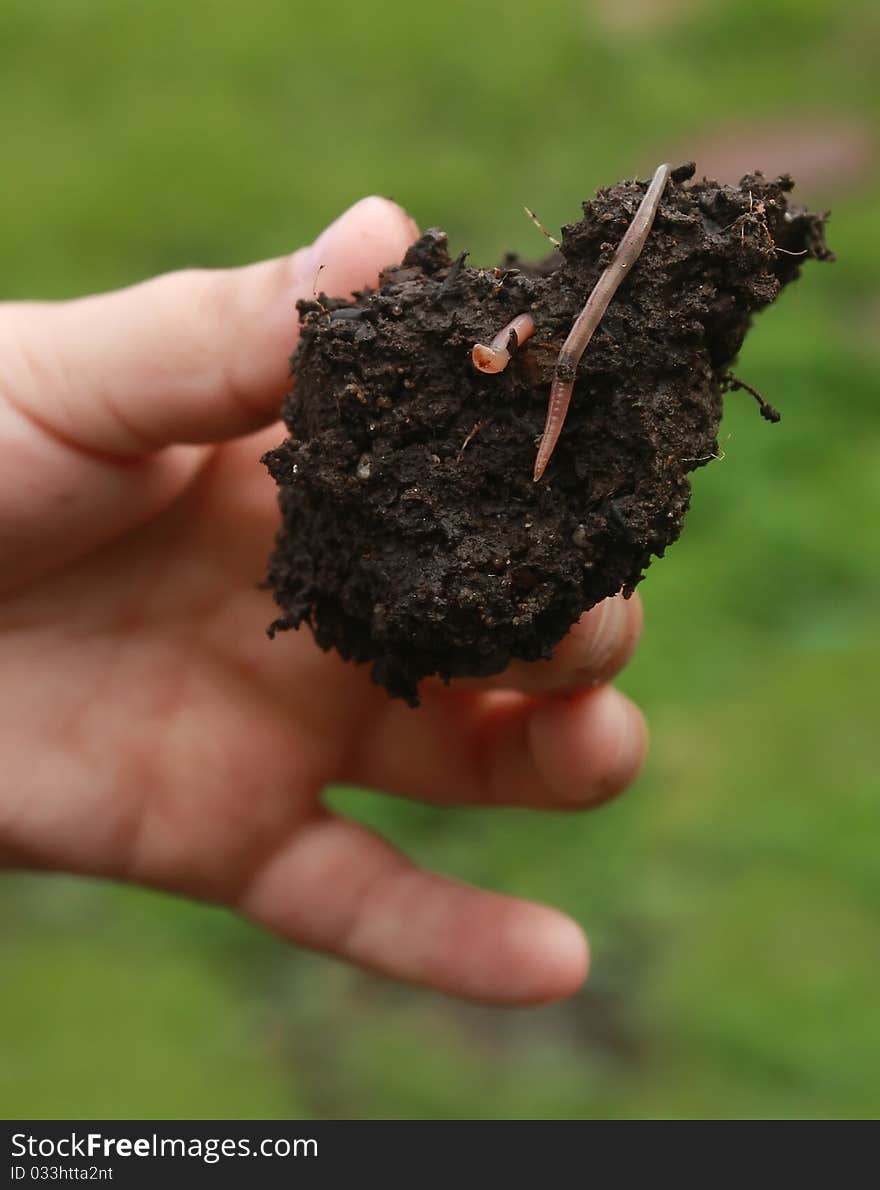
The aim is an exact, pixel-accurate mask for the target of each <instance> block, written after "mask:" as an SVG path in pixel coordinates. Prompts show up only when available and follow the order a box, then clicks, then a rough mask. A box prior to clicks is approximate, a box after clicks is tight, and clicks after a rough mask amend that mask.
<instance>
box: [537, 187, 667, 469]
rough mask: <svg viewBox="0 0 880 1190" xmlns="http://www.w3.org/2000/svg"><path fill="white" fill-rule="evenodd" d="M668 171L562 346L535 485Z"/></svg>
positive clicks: (643, 238) (647, 229)
mask: <svg viewBox="0 0 880 1190" xmlns="http://www.w3.org/2000/svg"><path fill="white" fill-rule="evenodd" d="M669 172H670V167H669V165H666V164H664V165H658V166H657V169H656V171H655V173H654V177H653V178H652V179H651V184H650V185H649V186H648V189H647V191H646V192H645V197H644V198H643V199H642V201H641V202H640V203H639V209H638V210H637V211H636V213H635V215H634V216H633V220H632V223H630V225H629V227H628V228H627V229H626V232H625V233H624V237H623V239H622V240H621V241H620V244H619V245H618V247H617V251H616V252H615V253H614V256H613V257H612V258H611V263H610V264H609V265H608V267H607V268H606V269H605V270H604V272H603V273H602V275H601V276H600V278H599V280H598V281H597V282H596V284H595V286H594V288H593V292H592V293H591V294H590V296H589V297H588V298H587V302H586V305H585V306H584V308H583V310H581V312H580V314H578V316H577V318H576V319H575V321H574V326H573V327H572V328H571V330H570V331H569V334H568V338H567V339H566V340H565V342H564V343H563V345H562V350H561V351H560V352H559V358H558V359H557V361H556V369H555V371H554V374H553V383H552V385H551V386H550V403H549V405H548V407H547V421H546V423H545V425H544V433H543V434H542V436H541V441H540V443H539V444H538V456H537V458H536V459H535V475H534V479H535V483H537V482H538V480H539V479H540V478H541V476H542V475H543V474H544V471H545V469H546V467H547V464H548V463H549V462H550V456H551V455H552V454H553V451H554V449H555V447H556V443H557V442H558V441H559V435H560V433H561V432H562V427H563V425H564V423H565V415H566V414H567V413H568V406H569V404H570V403H571V394H572V392H573V391H574V381H575V376H576V375H577V366H578V364H579V363H580V361H581V356H582V355H583V354H584V352H585V351H586V349H587V344H588V343H589V342H590V339H592V337H593V335H594V333H595V331H596V327H597V326H598V325H599V323H600V322H601V321H602V317H603V315H604V313H605V311H606V310H607V309H608V303H609V302H610V301H611V299H612V298H613V297H614V294H615V293H616V291H617V287H618V286H619V285H620V283H621V281H623V279H624V277H626V276H627V274H628V273H629V271H630V269H631V268H632V266H633V265H634V264H635V262H636V261H637V260H638V258H639V255H640V253H641V251H642V249H643V248H644V246H645V241H646V240H647V238H648V233H649V232H650V230H651V227H652V226H653V223H654V216H655V215H656V214H657V208H658V206H659V205H660V199H661V198H662V196H663V191H664V190H665V189H666V183H667V181H668V179H669Z"/></svg>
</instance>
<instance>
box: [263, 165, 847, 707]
mask: <svg viewBox="0 0 880 1190" xmlns="http://www.w3.org/2000/svg"><path fill="white" fill-rule="evenodd" d="M692 173H693V168H692V167H687V166H685V167H682V168H680V169H678V170H676V171H675V172H674V173H673V176H672V179H671V180H670V182H669V185H668V186H667V189H666V192H665V194H664V196H663V200H662V203H661V206H660V209H659V212H658V215H657V219H656V222H655V224H654V228H653V230H652V232H651V234H650V236H649V237H648V241H647V244H646V246H645V249H644V252H643V253H642V255H641V257H640V259H639V261H638V262H637V264H636V265H635V267H634V269H633V272H632V274H631V276H630V277H629V278H628V280H627V281H626V282H625V283H624V284H623V285H622V286H621V288H620V290H619V291H618V293H617V295H616V296H615V298H614V299H613V301H612V303H611V305H610V307H609V309H608V311H607V313H606V315H605V317H604V319H603V320H602V323H601V325H600V327H599V330H598V331H597V333H596V335H595V337H594V339H593V341H592V343H591V344H590V346H589V347H588V349H587V352H586V354H585V356H584V358H583V360H582V361H581V364H580V367H579V368H578V373H577V383H576V387H575V391H574V398H573V400H572V404H571V408H570V410H569V414H568V419H567V421H566V423H565V427H564V429H563V431H562V436H561V438H560V441H559V445H558V446H557V448H556V453H555V454H554V456H553V458H552V460H551V462H550V465H549V467H548V469H547V472H546V474H545V476H544V478H543V479H542V480H541V482H540V483H537V484H536V483H534V482H533V481H532V468H533V465H534V460H535V444H536V441H537V439H538V437H539V436H540V434H541V431H542V429H543V425H544V417H545V413H546V409H547V397H548V391H549V385H550V380H551V376H552V372H553V367H554V364H555V361H556V356H557V354H558V351H559V348H560V346H561V344H562V342H563V340H564V339H565V337H566V335H567V334H568V332H569V330H570V328H571V325H572V322H573V321H574V319H575V316H576V315H577V313H578V311H579V310H580V308H581V307H582V305H583V303H584V301H585V298H586V296H587V294H588V293H589V292H590V290H591V289H592V287H593V285H594V284H595V282H596V280H597V278H598V276H599V273H600V272H601V270H602V269H603V268H604V267H605V265H606V264H607V263H608V261H609V259H610V256H611V254H612V252H613V250H614V248H615V247H616V245H617V244H618V242H619V241H620V239H621V237H622V236H623V233H624V231H625V230H626V228H627V225H628V223H629V221H630V219H631V218H632V215H633V214H634V212H635V209H636V206H637V205H638V203H639V201H640V199H641V197H642V195H643V194H644V191H645V186H646V184H645V183H644V182H634V181H633V182H622V183H620V184H619V185H616V186H611V187H608V188H607V189H604V190H600V191H599V193H598V194H597V196H596V197H595V198H594V199H593V200H592V201H590V202H586V203H584V208H583V209H584V217H583V219H581V220H580V221H579V222H577V223H573V224H571V225H569V226H567V227H565V228H563V238H562V247H561V251H560V252H559V253H554V255H553V256H552V257H550V258H549V259H548V260H546V261H544V262H542V263H541V264H539V265H528V264H525V263H523V262H522V261H520V260H518V259H517V258H515V257H509V258H508V259H507V260H505V261H504V263H503V265H502V266H501V268H500V269H477V268H469V267H467V266H466V265H465V264H464V261H463V257H464V254H462V256H460V257H458V258H457V259H456V260H455V261H453V260H451V259H450V257H449V254H448V252H447V247H446V236H445V234H444V233H443V232H441V231H438V230H436V229H433V230H430V231H428V232H426V233H425V234H424V235H423V236H422V238H421V239H420V240H419V241H418V242H417V243H416V244H414V245H413V246H412V248H410V250H409V252H408V253H407V255H406V257H405V259H404V261H403V263H402V264H400V265H395V266H392V267H389V268H387V269H386V270H385V272H384V273H383V275H382V278H381V283H380V288H379V289H378V291H373V290H365V291H364V292H363V293H359V294H357V295H355V301H354V302H351V301H347V300H346V299H343V298H328V297H326V296H325V295H323V294H321V295H320V298H319V300H317V301H314V302H303V303H300V306H299V310H300V318H301V321H302V334H301V339H300V344H299V346H298V348H297V350H296V353H295V355H294V357H293V361H292V363H293V368H294V372H295V376H296V387H295V389H294V391H293V392H292V393H291V394H290V395H289V396H288V397H287V399H286V401H285V405H284V419H285V422H286V423H287V426H288V428H289V430H290V432H291V437H290V438H288V439H287V440H286V441H285V442H284V443H282V444H281V445H280V446H279V447H278V448H277V449H276V450H273V451H270V452H269V453H268V454H267V455H266V456H265V459H264V461H265V463H266V465H267V466H268V468H269V470H270V472H271V474H272V475H273V477H274V478H275V480H276V481H277V483H278V485H279V488H280V499H281V510H282V515H283V522H284V523H283V528H282V530H281V532H280V534H279V537H278V541H277V547H276V549H275V552H274V554H273V556H272V558H271V561H270V566H269V579H270V582H271V585H272V587H273V589H274V591H275V597H276V600H277V602H278V604H279V606H280V608H281V609H282V616H281V618H280V619H278V620H276V621H275V623H274V624H273V625H272V627H271V629H270V631H271V632H273V633H274V631H276V630H277V629H280V628H297V627H299V625H300V624H302V623H303V622H305V623H307V624H309V625H310V627H311V629H312V631H313V633H314V635H315V638H316V640H317V641H318V643H319V644H320V645H321V646H322V647H323V648H325V649H329V648H335V649H337V650H338V651H339V652H340V653H341V654H342V656H343V657H346V658H349V659H351V660H354V661H358V662H371V663H372V674H373V677H374V679H375V681H377V682H379V683H381V684H382V685H384V686H385V687H386V688H387V689H388V691H389V692H390V693H391V694H393V695H399V696H400V697H402V698H405V699H406V700H407V701H408V702H410V703H412V704H415V703H416V702H417V701H418V683H419V681H420V680H421V679H422V678H424V677H425V676H426V675H428V674H439V675H440V676H441V677H443V678H445V679H448V678H452V677H456V676H460V675H486V674H491V673H495V672H498V671H500V670H502V669H503V668H504V667H505V666H506V665H507V664H508V662H509V661H510V660H511V659H512V658H515V657H517V658H523V659H525V660H535V659H538V658H542V657H547V656H549V654H550V653H551V651H552V649H553V647H554V645H556V643H557V642H558V641H559V640H560V639H561V637H562V636H563V635H564V634H565V633H566V631H567V630H568V628H569V627H570V626H571V624H572V623H573V622H574V621H575V620H576V619H577V618H578V617H579V616H580V615H581V613H582V612H583V611H585V610H586V609H587V608H589V607H591V606H592V605H593V604H595V603H597V602H598V601H599V600H601V599H604V598H605V597H606V596H608V595H613V594H614V593H615V592H618V591H620V590H623V591H624V592H626V593H630V592H632V591H633V589H634V588H635V586H636V584H637V583H638V582H639V581H640V579H641V578H642V577H643V571H644V570H645V567H646V566H647V565H648V563H649V561H650V559H651V557H652V556H658V557H659V556H661V555H662V554H663V552H664V550H665V549H666V547H667V546H668V545H669V544H670V543H671V542H673V541H675V539H676V538H677V537H678V535H679V533H680V532H681V528H682V521H683V519H684V515H685V512H686V511H687V508H688V502H689V498H690V481H689V479H688V473H689V472H690V471H693V470H694V469H695V468H696V467H701V466H703V464H705V463H706V462H708V461H709V460H710V459H712V458H713V457H715V455H716V453H717V444H716V433H717V430H718V423H719V419H720V416H721V404H722V395H721V394H722V390H723V389H724V388H725V387H726V382H725V376H726V374H727V370H728V368H729V366H730V364H731V362H732V361H733V359H734V357H735V356H736V354H737V352H738V351H739V349H740V346H741V345H742V341H743V338H744V336H745V334H746V331H747V329H748V327H749V323H750V321H751V317H752V314H753V312H754V311H756V310H758V309H760V308H761V307H762V306H766V305H768V304H769V303H770V302H772V301H773V300H774V298H775V297H776V296H777V294H778V293H779V291H780V289H781V287H782V286H783V285H785V284H787V283H788V282H789V281H791V280H793V279H794V278H795V277H797V275H798V272H799V271H800V266H801V264H802V262H803V260H804V259H807V258H810V257H812V258H815V259H819V260H825V259H828V258H829V257H830V256H831V254H830V252H829V251H828V249H827V247H826V245H825V241H824V234H823V233H824V219H825V217H824V216H823V215H813V214H810V213H808V212H806V211H804V210H803V209H801V208H797V207H793V206H789V204H788V201H787V194H788V191H790V190H791V187H792V183H791V180H790V178H788V177H783V178H780V179H777V180H776V181H765V179H764V178H763V177H762V175H761V174H750V175H747V176H746V177H744V178H743V180H742V182H741V183H740V185H739V187H729V186H720V185H719V184H718V183H717V182H711V181H702V182H690V181H689V179H690V178H691V177H692ZM523 311H530V312H531V314H532V315H533V317H534V319H535V322H536V324H537V331H536V333H535V335H534V337H533V338H532V339H530V340H529V341H528V342H527V343H525V344H524V345H523V346H522V348H520V350H519V351H518V352H517V353H516V354H515V355H514V357H513V359H512V361H511V363H510V365H509V366H508V368H507V369H506V370H505V371H504V372H501V373H498V374H496V375H485V374H482V373H480V372H478V371H476V369H475V368H474V366H473V364H472V362H471V357H470V352H471V348H472V347H473V345H474V343H475V342H477V341H481V342H488V341H489V340H490V339H491V338H492V337H493V335H495V333H496V332H497V331H499V330H500V329H501V328H502V327H503V326H504V325H505V324H506V323H507V322H508V321H510V319H511V318H513V317H514V316H515V315H517V314H519V313H522V312H523ZM731 399H735V400H749V399H750V398H749V397H748V396H745V395H743V394H739V395H737V396H736V397H735V398H731Z"/></svg>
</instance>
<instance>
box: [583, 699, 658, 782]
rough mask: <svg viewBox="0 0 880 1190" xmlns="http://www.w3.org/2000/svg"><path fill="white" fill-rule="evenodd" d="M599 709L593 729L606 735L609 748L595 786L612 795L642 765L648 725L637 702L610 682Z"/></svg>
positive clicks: (606, 745)
mask: <svg viewBox="0 0 880 1190" xmlns="http://www.w3.org/2000/svg"><path fill="white" fill-rule="evenodd" d="M596 713H597V714H598V717H599V723H598V724H596V725H594V727H593V730H594V731H595V732H596V733H597V735H600V736H604V739H605V747H606V748H607V750H608V752H607V755H608V762H607V767H606V769H605V772H604V773H603V774H602V776H601V777H600V779H599V780H598V782H597V785H596V789H597V792H598V793H599V795H600V797H613V796H614V794H617V793H620V792H621V791H622V790H624V789H626V787H627V785H629V784H630V782H631V781H632V780H633V779H634V778H635V776H636V774H637V773H638V771H639V769H640V768H641V767H642V763H643V761H644V759H645V752H646V749H647V742H648V729H647V725H646V724H645V718H644V716H643V715H642V712H641V711H640V710H639V709H638V707H637V706H636V705H635V703H632V702H630V700H629V699H628V698H626V697H625V696H624V695H623V694H619V693H618V692H617V691H616V690H615V689H613V687H610V686H609V688H608V689H607V690H606V691H605V692H604V695H603V698H602V704H601V706H600V707H598V708H596Z"/></svg>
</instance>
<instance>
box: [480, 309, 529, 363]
mask: <svg viewBox="0 0 880 1190" xmlns="http://www.w3.org/2000/svg"><path fill="white" fill-rule="evenodd" d="M534 333H535V320H534V319H533V318H532V316H531V314H517V316H516V318H514V319H513V321H512V322H508V324H507V326H505V327H502V329H501V330H500V331H499V332H498V334H497V335H496V336H495V338H494V339H493V340H492V342H491V343H490V344H489V345H488V346H486V344H485V343H475V344H474V348H473V350H472V351H471V359H472V360H473V361H474V367H475V368H478V369H479V370H480V371H481V372H503V371H504V369H505V368H506V367H507V365H508V364H509V363H510V352H511V350H513V349H515V348H517V347H520V346H522V344H523V343H525V341H526V339H528V338H529V337H530V336H531V335H533V334H534Z"/></svg>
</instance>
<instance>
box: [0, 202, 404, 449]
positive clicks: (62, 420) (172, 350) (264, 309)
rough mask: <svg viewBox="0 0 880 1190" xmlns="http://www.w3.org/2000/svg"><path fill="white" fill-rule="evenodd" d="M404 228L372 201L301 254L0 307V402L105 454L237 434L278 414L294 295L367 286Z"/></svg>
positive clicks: (390, 209)
mask: <svg viewBox="0 0 880 1190" xmlns="http://www.w3.org/2000/svg"><path fill="white" fill-rule="evenodd" d="M417 235H418V228H417V227H416V225H415V223H414V222H413V221H412V219H410V217H409V216H408V215H407V214H406V212H405V211H403V210H402V209H401V208H400V207H398V206H396V205H395V204H394V203H392V202H390V201H389V200H387V199H384V198H376V197H372V198H364V199H362V200H361V201H360V202H358V203H356V204H355V205H354V206H353V207H350V208H349V209H348V210H347V211H346V212H345V213H344V214H343V215H341V216H340V217H339V218H338V219H337V220H336V222H335V223H332V224H331V225H330V226H329V227H328V228H327V229H326V230H325V231H324V232H322V233H321V235H320V236H319V237H318V238H317V240H315V242H314V243H313V244H311V245H310V246H309V247H307V248H302V249H300V251H298V252H294V253H293V254H292V255H291V256H285V257H281V258H279V259H276V260H269V261H264V262H262V263H260V264H254V265H249V266H247V267H245V268H238V269H218V270H197V269H193V270H187V271H185V272H179V273H170V274H168V275H166V276H163V277H157V278H155V279H154V280H151V281H146V282H144V283H142V284H140V285H135V286H132V287H131V288H130V289H124V290H120V291H118V292H115V293H108V294H101V295H99V296H96V297H87V298H79V299H77V300H75V301H69V302H58V303H39V302H28V303H13V304H10V305H7V306H5V307H0V345H2V347H3V350H4V365H5V376H4V382H5V387H6V391H7V392H8V394H9V397H10V400H11V401H12V403H13V404H14V405H15V406H16V407H17V408H18V410H19V411H20V412H22V413H24V414H25V415H27V416H29V417H30V418H31V419H32V420H33V421H34V422H35V423H37V424H38V425H40V426H42V427H44V428H46V429H49V430H50V431H52V432H54V434H55V435H57V436H58V437H61V438H62V439H64V440H66V441H68V442H71V443H74V444H76V445H78V446H81V447H84V448H86V449H88V450H91V451H98V452H101V453H103V454H110V455H117V456H119V455H123V456H125V455H138V454H144V453H145V452H148V451H153V450H157V449H160V448H161V447H163V446H167V445H169V444H171V443H201V442H215V441H219V440H222V439H224V438H231V437H237V436H238V435H241V434H245V433H248V432H249V431H251V430H255V429H257V428H258V427H260V426H262V425H265V424H267V423H269V422H271V421H272V420H274V419H275V418H276V417H277V416H278V409H279V405H280V400H281V396H282V395H283V393H284V391H285V389H286V387H287V386H288V384H289V380H288V357H289V356H290V353H291V351H292V349H293V347H294V346H295V343H296V338H297V333H298V330H297V326H298V324H297V315H296V310H295V303H296V302H297V300H298V299H300V298H310V297H312V296H313V293H314V288H315V284H316V278H317V275H318V273H319V270H320V288H321V289H322V290H324V291H325V292H326V293H328V294H333V295H347V294H349V293H350V292H351V291H352V290H353V289H361V288H363V287H364V286H366V285H372V284H375V283H376V279H377V276H378V274H379V271H380V270H381V269H382V268H384V267H385V266H386V265H389V264H394V263H396V262H398V261H399V260H400V259H401V257H402V256H403V254H404V252H405V251H406V249H407V247H408V246H409V244H410V243H411V242H412V241H413V239H415V237H416V236H417Z"/></svg>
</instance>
